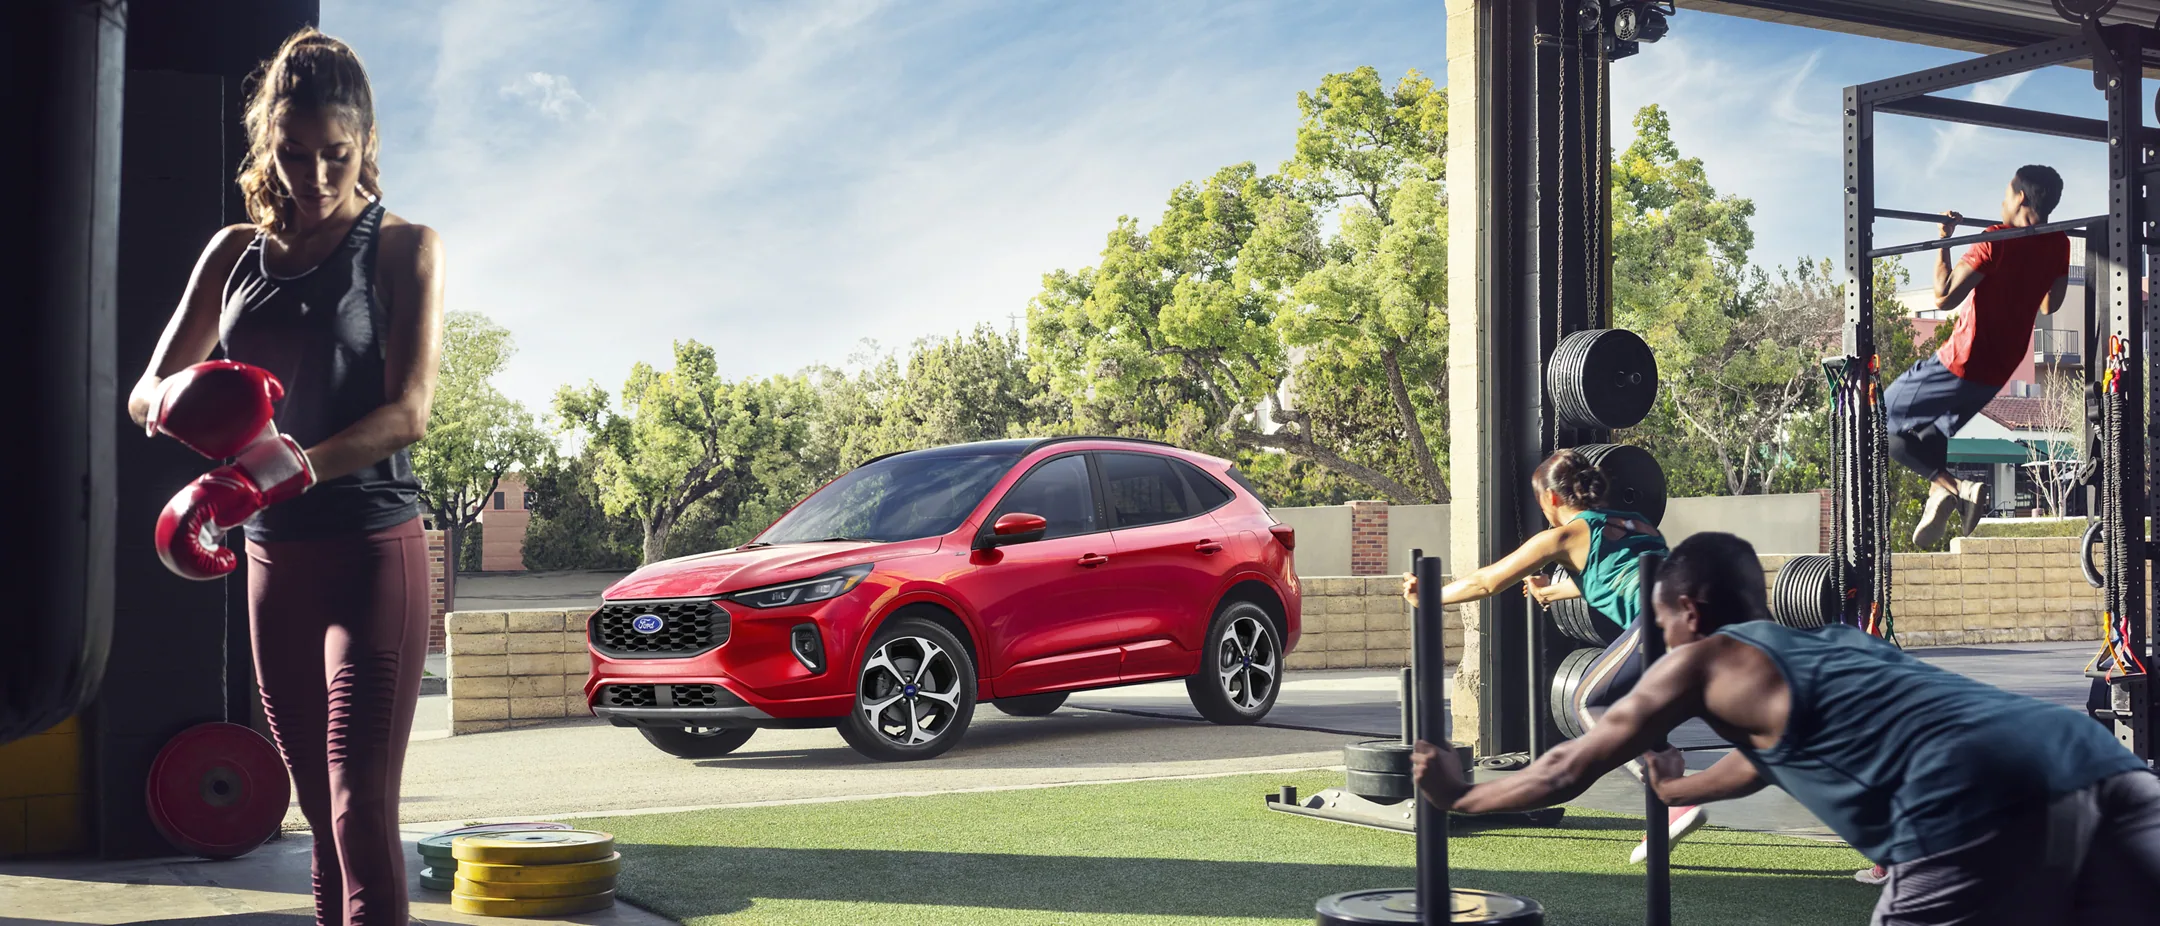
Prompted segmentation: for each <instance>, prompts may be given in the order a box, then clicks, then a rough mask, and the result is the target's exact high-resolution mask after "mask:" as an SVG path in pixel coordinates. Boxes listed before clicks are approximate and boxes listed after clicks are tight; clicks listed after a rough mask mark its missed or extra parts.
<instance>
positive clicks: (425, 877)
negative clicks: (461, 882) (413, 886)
mask: <svg viewBox="0 0 2160 926" xmlns="http://www.w3.org/2000/svg"><path fill="white" fill-rule="evenodd" d="M420 887H421V888H422V889H423V890H430V891H442V892H444V893H449V892H450V891H452V890H454V889H456V887H457V878H456V877H455V876H454V875H451V874H449V873H448V872H447V871H438V870H437V869H436V868H435V866H433V865H430V866H428V867H426V868H422V869H420Z"/></svg>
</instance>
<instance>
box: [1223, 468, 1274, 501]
mask: <svg viewBox="0 0 2160 926" xmlns="http://www.w3.org/2000/svg"><path fill="white" fill-rule="evenodd" d="M1227 475H1228V476H1229V477H1230V481H1231V482H1235V483H1237V484H1238V485H1241V486H1244V487H1245V491H1247V492H1249V493H1251V494H1252V497H1253V498H1254V499H1255V500H1257V501H1258V502H1259V503H1260V504H1261V506H1263V507H1265V506H1266V505H1267V499H1264V498H1261V497H1260V488H1259V487H1258V486H1255V485H1253V484H1252V480H1251V479H1247V478H1245V472H1244V471H1243V470H1240V469H1238V468H1237V467H1235V466H1232V467H1230V472H1229V473H1228V474H1227Z"/></svg>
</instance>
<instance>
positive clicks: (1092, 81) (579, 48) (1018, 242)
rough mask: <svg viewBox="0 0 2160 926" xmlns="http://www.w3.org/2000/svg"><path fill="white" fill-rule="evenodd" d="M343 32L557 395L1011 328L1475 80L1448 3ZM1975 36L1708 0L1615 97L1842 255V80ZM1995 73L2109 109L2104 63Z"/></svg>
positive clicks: (1930, 128)
mask: <svg viewBox="0 0 2160 926" xmlns="http://www.w3.org/2000/svg"><path fill="white" fill-rule="evenodd" d="M322 28H323V29H324V31H326V32H329V33H330V34H332V35H336V36H339V37H340V38H343V39H345V40H347V41H349V42H351V43H352V44H353V45H354V47H355V48H357V49H358V50H359V52H360V54H361V56H362V57H363V59H365V61H366V62H367V65H368V68H369V72H370V74H371V76H372V77H373V79H374V81H375V87H376V101H377V110H378V113H377V115H378V121H379V123H380V125H381V131H382V138H383V146H384V150H383V156H382V168H383V182H384V185H385V188H386V193H387V201H388V204H389V206H390V207H391V209H392V210H393V211H396V212H398V213H400V214H402V215H405V216H407V217H408V218H410V219H412V220H414V221H418V222H424V223H427V224H430V225H433V226H435V227H436V228H437V229H438V230H440V231H441V232H442V234H443V235H444V237H445V240H446V242H447V245H448V248H449V255H450V264H449V266H450V277H449V299H450V303H451V306H452V307H453V308H460V309H473V310H478V311H481V312H485V313H486V314H488V315H489V316H491V317H493V318H494V319H495V320H496V321H498V322H501V323H502V324H504V325H506V326H508V327H509V328H510V329H511V331H512V333H513V334H514V335H515V337H516V339H517V344H518V348H519V353H518V355H517V356H516V358H515V359H513V360H512V361H511V364H510V367H509V369H508V370H507V371H506V372H505V374H504V375H503V377H502V378H501V379H500V380H499V385H500V386H502V387H503V388H504V389H505V390H506V391H507V392H509V393H510V394H511V396H512V397H514V398H517V399H519V400H521V401H524V402H526V403H527V404H529V405H530V406H532V407H533V408H534V410H536V411H543V410H545V409H546V408H547V406H548V404H549V401H550V398H551V397H552V395H553V394H554V391H555V389H556V387H557V386H559V385H561V384H564V383H577V384H582V383H584V382H585V381H587V380H593V381H597V382H598V383H600V384H601V385H602V386H603V387H605V388H607V389H609V390H610V391H611V392H612V391H614V390H617V389H620V388H621V384H622V382H623V379H624V377H625V375H626V374H627V373H628V372H629V369H630V365H631V364H632V363H634V362H636V361H639V360H645V361H649V362H653V363H656V364H661V365H665V364H667V363H668V362H669V356H670V355H669V345H670V343H671V342H672V341H674V340H676V339H679V338H695V339H697V340H700V341H702V342H704V343H707V344H710V345H713V346H714V347H715V348H716V349H717V350H718V351H719V353H720V356H721V360H722V370H723V373H724V374H726V375H733V376H749V375H764V374H770V373H784V372H790V371H793V370H796V369H799V368H801V367H803V366H805V365H808V364H812V363H821V362H822V363H830V364H834V365H840V364H843V363H845V362H846V360H847V358H848V357H849V356H850V355H851V354H854V353H856V352H857V351H858V350H859V346H860V342H861V340H862V339H865V338H868V339H874V340H876V341H878V342H879V343H880V344H882V345H883V346H884V347H886V348H899V347H904V346H905V345H906V344H907V343H909V342H911V341H912V340H913V339H915V338H917V337H921V336H925V335H933V334H945V333H950V332H953V331H955V330H959V329H962V328H966V327H969V326H971V325H973V324H974V323H976V322H978V321H991V322H995V323H997V324H999V325H1003V324H1005V323H1006V322H1007V319H1008V317H1009V316H1012V315H1015V314H1020V313H1024V311H1025V308H1026V305H1027V302H1028V300H1029V298H1031V297H1032V296H1034V295H1035V293H1036V292H1037V291H1038V290H1039V289H1040V281H1041V276H1042V274H1043V273H1044V272H1046V271H1049V270H1051V269H1054V268H1059V267H1066V268H1076V267H1080V266H1085V265H1088V264H1092V263H1094V261H1095V258H1096V255H1097V254H1098V253H1099V251H1100V249H1101V247H1102V243H1103V240H1104V236H1105V235H1106V233H1107V232H1108V231H1109V230H1110V229H1111V228H1112V227H1113V225H1114V224H1115V222H1116V220H1117V218H1118V216H1120V215H1133V216H1137V217H1140V218H1141V219H1142V220H1143V221H1144V222H1146V223H1149V224H1152V222H1153V220H1154V219H1155V217H1157V216H1159V215H1160V213H1161V209H1162V204H1163V201H1164V200H1165V199H1166V197H1167V195H1168V193H1169V191H1170V189H1171V188H1172V187H1173V186H1175V185H1176V184H1178V183H1180V182H1183V181H1186V180H1194V179H1200V178H1204V177H1206V176H1207V175H1208V174H1210V173H1212V172H1213V171H1214V170H1215V169H1216V168H1218V167H1221V166H1224V165H1227V164H1233V163H1237V162H1241V161H1253V162H1256V163H1257V164H1259V165H1261V166H1262V167H1263V168H1269V169H1271V168H1273V167H1274V166H1275V165H1276V164H1278V163H1280V162H1281V161H1282V160H1283V158H1285V157H1286V156H1288V154H1289V153H1290V148H1291V144H1292V141H1293V137H1294V132H1295V129H1296V120H1297V109H1296V95H1297V92H1298V91H1299V90H1302V89H1308V88H1310V87H1312V86H1314V85H1316V84H1317V83H1318V82H1319V79H1320V77H1321V76H1322V75H1324V74H1327V73H1331V72H1335V71H1343V70H1348V69H1351V68H1354V67H1357V66H1360V65H1372V66H1374V67H1376V68H1378V69H1379V70H1380V72H1381V73H1382V74H1383V75H1385V76H1386V77H1388V78H1389V79H1390V80H1392V79H1394V78H1396V77H1399V76H1401V75H1402V74H1403V73H1404V72H1405V71H1407V70H1409V69H1412V68H1415V69H1418V70H1421V71H1424V72H1425V73H1427V74H1429V75H1431V76H1433V77H1435V78H1436V79H1439V80H1442V81H1444V80H1445V76H1446V61H1445V57H1444V50H1445V47H1446V44H1445V35H1446V32H1445V29H1446V23H1445V17H1444V16H1443V15H1442V5H1441V4H1440V3H1438V2H1436V0H1422V2H1382V0H1369V2H1367V0H1361V2H1355V3H1350V2H1343V3H1335V4H1313V3H1310V2H1295V0H1288V2H1242V3H1198V2H1193V3H1170V4H1165V3H1159V2H1158V3H1145V2H1132V3H1125V2H1109V0H1094V2H1085V3H1052V2H1017V0H1006V2H968V0H908V2H905V3H902V2H898V0H890V2H880V0H831V2H812V0H800V2H794V0H791V2H764V3H723V2H717V0H712V2H707V0H689V2H673V3H668V2H639V3H615V2H600V0H577V2H570V0H517V2H477V0H449V2H437V0H428V2H413V0H364V2H362V0H324V2H323V4H322ZM1963 57H1966V56H1965V55H1961V54H1959V53H1955V52H1947V51H1941V50H1936V49H1929V48H1923V47H1918V46H1909V45H1899V44H1895V43H1889V42H1881V41H1875V40H1869V39H1859V38H1854V37H1850V36H1842V35H1835V34H1831V33H1824V32H1811V31H1808V30H1803V29H1795V28H1791V27H1785V26H1775V25H1769V24H1763V23H1755V22H1750V21H1745V20H1739V19H1731V18H1726V17H1720V16H1715V15H1711V14H1703V13H1691V12H1683V13H1682V14H1681V15H1679V16H1678V17H1676V18H1675V20H1674V22H1673V31H1672V35H1671V36H1670V37H1669V38H1667V39H1666V40H1665V41H1663V42H1660V43H1658V44H1656V45H1653V46H1646V47H1645V51H1644V53H1643V54H1641V55H1639V56H1636V57H1634V58H1630V59H1627V60H1625V61H1622V62H1618V63H1616V64H1615V66H1614V74H1615V83H1614V109H1615V117H1616V120H1625V119H1626V118H1628V117H1629V116H1631V115H1632V114H1633V113H1634V112H1635V110H1636V109H1637V108H1639V107H1641V106H1643V105H1645V104H1649V103H1658V104H1660V105H1663V106H1665V107H1666V108H1667V109H1669V110H1670V111H1671V112H1672V114H1673V125H1674V133H1675V135H1676V136H1677V138H1678V141H1679V143H1680V145H1681V148H1682V150H1683V151H1684V152H1685V153H1687V154H1689V155H1691V156H1695V157H1700V158H1702V159H1703V160H1704V161H1705V162H1706V164H1707V166H1708V169H1709V172H1710V177H1711V180H1712V182H1713V183H1714V184H1716V186H1717V187H1718V189H1719V190H1720V191H1721V192H1724V193H1731V194H1734V195H1739V196H1745V197H1749V198H1751V199H1753V200H1754V201H1755V203H1756V205H1757V208H1758V212H1757V216H1756V222H1755V229H1756V244H1757V246H1756V250H1755V254H1754V259H1755V260H1756V261H1757V262H1759V263H1764V264H1786V263H1790V262H1791V261H1793V260H1795V259H1797V258H1798V257H1800V256H1801V255H1814V256H1818V257H1834V256H1835V255H1836V254H1837V253H1838V251H1839V248H1840V247H1841V241H1842V234H1843V232H1842V216H1841V213H1840V210H1841V209H1842V206H1841V205H1840V202H1839V197H1838V187H1839V183H1840V173H1841V169H1842V168H1841V164H1840V161H1839V152H1838V149H1839V145H1840V144H1841V138H1840V134H1839V125H1840V123H1839V115H1838V106H1839V93H1840V91H1841V89H1842V88H1843V87H1844V86H1845V85H1847V84H1851V83H1857V82H1861V81H1866V80H1873V79H1877V78H1881V77H1887V76H1892V75H1894V74H1897V73H1902V72H1905V71H1910V70H1917V69H1920V68H1925V67H1931V66H1934V65H1938V64H1944V63H1948V62H1951V61H1955V60H1959V59H1961V58H1963ZM1968 95H1970V96H1972V97H1974V98H1978V99H1984V100H1988V101H1992V102H2005V101H2006V102H2009V103H2011V104H2014V105H2019V106H2026V107H2032V108H2040V109H2051V110H2055V111H2060V112H2069V113H2075V114H2079V115H2089V116H2099V115H2101V102H2100V97H2099V94H2098V93H2096V92H2094V91H2093V90H2092V84H2091V77H2090V75H2089V73H2087V72H2080V71H2070V70H2061V69H2058V70H2057V71H2054V72H2045V73H2040V74H2035V75H2033V76H2031V77H2030V78H2029V79H2025V80H2017V79H2012V80H2006V81H1997V82H1994V83H1991V84H1985V85H1981V86H1979V87H1976V88H1972V89H1971V90H1970V91H1968ZM1628 134H1629V133H1628V132H1627V131H1626V130H1625V126H1624V122H1623V124H1622V126H1621V128H1620V129H1619V130H1617V131H1616V137H1615V139H1614V143H1615V145H1616V146H1620V145H1625V144H1626V143H1627V140H1628ZM1877 157H1878V177H1879V183H1880V185H1881V188H1882V190H1883V194H1882V199H1883V204H1884V205H1890V206H1902V207H1905V208H1912V209H1921V210H1929V211H1934V210H1940V209H1945V208H1958V209H1961V210H1964V211H1966V212H1967V213H1968V214H1981V215H1988V216H1992V215H1993V214H1994V213H1995V210H1996V204H1997V202H1998V201H1999V199H2000V195H2001V188H2002V185H2003V183H2004V181H2005V180H2006V179H2007V178H2008V175H2009V173H2010V171H2011V170H2013V169H2014V168H2016V167H2017V166H2018V165H2019V164H2022V163H2027V162H2032V161H2038V162H2042V163H2049V164H2053V165H2055V166H2056V167H2057V168H2058V169H2059V170H2061V171H2062V173H2063V176H2064V177H2065V179H2066V181H2067V183H2068V187H2069V189H2068V191H2067V192H2066V194H2065V196H2064V202H2063V205H2062V207H2061V208H2060V210H2058V213H2057V214H2058V216H2059V217H2060V216H2070V215H2085V214H2091V213H2094V212H2097V211H2099V210H2100V208H2101V203H2102V202H2103V196H2104V192H2105V191H2104V190H2103V189H2102V187H2103V182H2104V181H2103V178H2104V166H2105V165H2104V162H2103V161H2102V157H2103V153H2102V151H2101V150H2100V148H2099V146H2097V145H2092V144H2087V143H2080V142H2071V141H2064V140H2060V139H2040V138H2036V137H2027V136H2022V135H2017V134H2014V133H2006V132H1995V131H1982V130H1973V129H1969V128H1964V127H1949V126H1942V125H1937V124H1933V123H1927V122H1923V121H1919V120H1909V119H1895V118H1885V119H1883V120H1882V123H1881V137H1880V138H1879V140H1878V155H1877ZM1878 228H1879V233H1880V234H1882V235H1884V236H1886V237H1885V240H1888V238H1889V237H1896V238H1900V239H1902V238H1905V237H1906V236H1910V235H1924V234H1926V233H1927V229H1926V228H1924V227H1920V226H1913V225H1907V224H1904V223H1883V224H1882V225H1880V226H1878Z"/></svg>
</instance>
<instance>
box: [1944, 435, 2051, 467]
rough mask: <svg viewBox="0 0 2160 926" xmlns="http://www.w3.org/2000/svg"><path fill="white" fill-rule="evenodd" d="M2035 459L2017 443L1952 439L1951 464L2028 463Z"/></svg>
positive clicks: (1973, 438) (1993, 438)
mask: <svg viewBox="0 0 2160 926" xmlns="http://www.w3.org/2000/svg"><path fill="white" fill-rule="evenodd" d="M2032 458H2033V455H2032V451H2029V450H2026V449H2025V447H2024V445H2022V444H2019V443H2018V442H2016V441H2007V440H2003V439H2001V438H1995V437H1953V438H1951V439H1950V462H1952V463H2026V462H2030V461H2031V460H2032Z"/></svg>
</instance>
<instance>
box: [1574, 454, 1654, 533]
mask: <svg viewBox="0 0 2160 926" xmlns="http://www.w3.org/2000/svg"><path fill="white" fill-rule="evenodd" d="M1575 452H1576V453H1580V454H1582V455H1583V458H1584V459H1586V460H1588V461H1589V462H1590V465H1591V466H1595V467H1597V468H1598V471H1600V472H1602V473H1604V474H1605V481H1606V482H1607V483H1608V484H1609V486H1610V487H1609V488H1608V489H1607V490H1606V492H1605V504H1604V507H1605V508H1608V509H1612V510H1614V511H1632V512H1634V513H1636V514H1639V515H1642V516H1643V517H1645V518H1649V519H1650V523H1652V524H1658V523H1661V522H1663V521H1664V520H1665V467H1662V466H1659V465H1658V461H1657V458H1656V457H1653V456H1651V455H1650V451H1648V450H1644V449H1642V448H1641V447H1637V446H1635V445H1633V444H1583V445H1581V446H1579V447H1576V448H1575Z"/></svg>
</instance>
